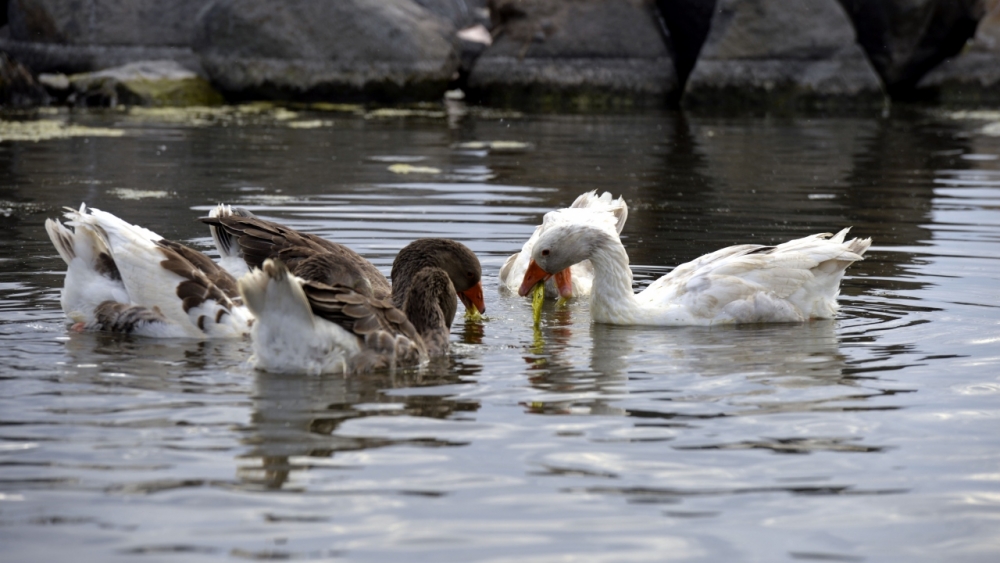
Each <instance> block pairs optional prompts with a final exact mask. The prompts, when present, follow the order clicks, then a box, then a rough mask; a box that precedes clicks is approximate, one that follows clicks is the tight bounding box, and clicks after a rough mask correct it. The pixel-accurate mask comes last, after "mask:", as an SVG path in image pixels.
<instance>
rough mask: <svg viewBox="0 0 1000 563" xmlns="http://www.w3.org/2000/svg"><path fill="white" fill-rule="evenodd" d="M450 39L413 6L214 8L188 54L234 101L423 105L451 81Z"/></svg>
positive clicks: (448, 28) (299, 2)
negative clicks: (194, 54)
mask: <svg viewBox="0 0 1000 563" xmlns="http://www.w3.org/2000/svg"><path fill="white" fill-rule="evenodd" d="M454 33H455V29H454V27H453V26H452V25H451V23H450V22H449V21H447V20H445V19H443V18H440V17H437V16H435V15H434V14H431V13H430V12H428V11H427V10H425V9H423V8H422V7H420V6H419V5H417V4H416V3H414V2H413V1H412V0H338V1H336V2H317V1H313V0H287V1H284V2H273V1H269V0H218V1H217V2H215V3H214V4H212V5H211V6H209V7H208V8H207V9H206V10H205V11H203V12H202V14H201V16H200V17H199V23H198V29H197V34H196V39H195V49H196V51H198V52H199V53H200V54H201V57H202V65H203V66H204V68H205V70H206V72H207V73H208V74H209V76H210V77H211V78H212V81H213V83H214V84H216V85H217V86H219V87H221V88H222V89H223V90H224V91H227V92H230V93H233V94H236V95H238V96H244V97H252V96H264V97H274V98H307V99H308V98H313V99H317V98H324V99H329V98H339V99H350V98H376V99H389V100H398V99H405V98H424V99H427V98H440V97H441V96H442V95H443V93H444V91H445V90H446V88H447V85H448V82H449V81H450V80H451V79H452V78H453V77H454V75H455V74H456V71H457V69H458V54H457V52H456V50H455V47H454V44H453V42H452V41H453V37H454Z"/></svg>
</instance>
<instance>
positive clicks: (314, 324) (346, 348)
mask: <svg viewBox="0 0 1000 563" xmlns="http://www.w3.org/2000/svg"><path fill="white" fill-rule="evenodd" d="M304 283H306V282H305V280H303V279H301V278H299V277H297V276H294V275H292V274H291V273H289V272H288V270H287V269H286V268H285V267H284V265H282V264H281V263H280V262H272V261H271V260H268V261H266V262H265V263H264V268H263V269H260V270H253V271H252V272H250V273H249V274H247V275H246V276H244V277H242V278H240V281H239V284H240V292H241V294H242V295H243V299H244V300H245V301H246V304H247V306H248V307H249V308H250V310H251V311H253V313H254V316H255V317H257V318H258V322H256V323H254V327H253V329H252V332H251V336H252V338H253V350H254V353H253V356H252V357H251V358H250V364H251V365H253V366H254V367H256V368H258V369H261V370H264V371H269V372H272V373H307V374H313V375H315V374H321V373H338V372H339V373H345V372H348V373H349V372H350V368H349V367H348V360H349V359H350V358H351V357H353V356H356V355H358V354H359V353H360V352H361V344H360V342H359V340H358V337H357V335H356V334H354V333H352V332H349V331H347V330H345V329H344V328H342V327H341V326H339V325H337V324H336V323H332V322H330V321H328V320H326V319H323V318H321V317H318V316H316V315H314V314H313V311H312V308H311V307H310V305H309V300H308V298H307V297H306V294H305V292H304V291H303V290H302V285H303V284H304Z"/></svg>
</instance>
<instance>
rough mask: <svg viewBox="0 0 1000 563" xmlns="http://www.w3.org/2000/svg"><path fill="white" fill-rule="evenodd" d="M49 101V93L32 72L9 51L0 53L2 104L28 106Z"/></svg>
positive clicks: (41, 104) (0, 93) (0, 94)
mask: <svg viewBox="0 0 1000 563" xmlns="http://www.w3.org/2000/svg"><path fill="white" fill-rule="evenodd" d="M48 103H49V95H48V93H46V91H45V88H44V87H42V85H41V84H39V83H38V82H37V81H36V80H35V77H34V76H32V75H31V72H30V71H29V70H28V69H27V68H25V67H24V65H22V64H20V63H18V62H17V61H15V60H13V59H11V58H10V57H9V56H7V53H0V106H4V107H12V108H26V107H36V106H44V105H48Z"/></svg>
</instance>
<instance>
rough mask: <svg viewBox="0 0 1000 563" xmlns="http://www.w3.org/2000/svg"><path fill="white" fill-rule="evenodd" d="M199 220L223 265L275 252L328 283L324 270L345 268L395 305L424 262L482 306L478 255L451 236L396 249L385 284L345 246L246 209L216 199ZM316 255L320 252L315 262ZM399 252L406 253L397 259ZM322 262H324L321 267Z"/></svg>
mask: <svg viewBox="0 0 1000 563" xmlns="http://www.w3.org/2000/svg"><path fill="white" fill-rule="evenodd" d="M201 220H202V221H203V222H204V223H207V224H208V225H209V226H210V228H211V229H212V237H213V238H214V239H215V242H216V246H217V247H218V249H219V253H220V255H222V261H221V263H222V264H223V265H226V264H227V263H231V261H232V260H233V258H234V257H235V258H238V259H242V261H244V262H245V263H246V266H247V267H249V268H251V269H253V268H261V267H262V266H263V264H264V261H265V260H267V259H268V258H276V259H278V260H281V261H282V262H284V264H285V265H286V267H287V268H288V270H289V271H290V272H291V273H292V274H294V275H296V276H298V277H300V278H303V279H306V280H310V281H317V282H322V283H325V284H328V285H333V284H334V283H340V282H339V281H337V280H336V279H334V278H330V277H329V276H336V275H337V274H336V272H337V271H341V270H343V271H349V272H351V277H352V279H354V280H355V283H359V284H360V283H363V281H364V280H367V281H368V284H369V285H370V287H371V295H372V296H373V297H375V298H378V299H383V298H386V297H389V296H390V295H391V296H392V300H393V303H394V304H395V305H396V306H397V307H402V304H403V299H404V296H405V294H406V292H407V291H408V290H409V283H410V280H412V279H413V277H412V276H413V274H415V273H416V271H417V270H419V269H420V268H422V267H424V266H427V265H434V266H437V267H439V268H442V269H443V270H444V271H445V272H446V273H447V274H448V276H449V277H450V278H451V282H452V284H453V285H454V287H455V290H456V292H457V294H458V297H459V298H460V299H461V300H462V303H463V304H464V305H465V307H466V309H471V308H472V307H475V308H476V309H477V310H478V311H479V312H480V313H484V312H486V305H485V302H484V300H483V287H482V284H481V283H480V278H481V276H482V270H481V268H480V265H479V260H478V259H477V258H476V256H475V254H473V253H472V251H471V250H469V249H468V248H466V247H465V246H463V245H461V244H458V243H455V242H453V241H449V240H445V239H420V240H417V241H415V242H414V243H411V244H410V245H408V246H407V247H406V248H404V249H403V250H401V251H400V254H399V256H397V257H396V260H395V261H394V262H393V267H392V274H391V275H392V279H393V283H394V284H396V285H400V284H401V287H399V288H397V287H390V286H389V281H388V280H387V279H386V278H385V276H383V275H382V273H381V272H379V271H378V269H377V268H375V266H374V265H373V264H372V263H371V262H369V261H368V260H365V259H364V258H363V257H362V256H361V255H360V254H358V253H357V252H354V251H353V250H351V249H350V248H347V247H346V246H344V245H342V244H338V243H335V242H331V241H328V240H326V239H323V238H321V237H318V236H316V235H312V234H309V233H300V232H298V231H296V230H294V229H291V228H289V227H286V226H284V225H281V224H279V223H275V222H273V221H267V220H265V219H260V218H258V217H254V216H253V214H251V213H250V212H249V211H246V210H243V209H240V208H230V207H229V206H227V205H219V206H218V207H217V208H216V209H215V210H213V211H212V214H211V215H210V216H209V217H204V218H202V219H201ZM234 241H235V242H234ZM317 256H324V258H323V259H321V261H319V262H317V261H316V257H317ZM403 256H405V259H403V260H401V259H400V257H403ZM227 260H229V261H230V262H227ZM237 261H238V260H237ZM322 263H325V264H326V265H328V266H329V268H328V269H324V268H323V267H322ZM306 266H308V267H306ZM302 268H305V269H302ZM229 269H230V271H231V272H233V274H234V275H236V276H237V277H239V275H242V273H245V272H239V271H236V269H235V268H234V267H230V268H229ZM397 270H398V271H397ZM449 325H450V323H449Z"/></svg>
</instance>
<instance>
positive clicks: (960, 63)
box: [919, 0, 1000, 105]
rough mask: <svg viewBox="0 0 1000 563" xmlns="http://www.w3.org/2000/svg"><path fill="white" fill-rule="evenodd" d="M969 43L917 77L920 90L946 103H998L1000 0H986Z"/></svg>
mask: <svg viewBox="0 0 1000 563" xmlns="http://www.w3.org/2000/svg"><path fill="white" fill-rule="evenodd" d="M984 8H985V9H986V15H985V16H984V17H983V19H982V20H980V22H979V26H978V27H977V28H976V34H975V35H974V36H973V38H972V41H971V42H970V44H969V47H968V48H967V49H966V50H965V51H964V52H962V53H961V54H959V55H958V56H956V57H954V58H951V59H949V60H946V61H945V62H944V63H942V64H941V66H939V67H937V68H936V69H934V70H933V71H931V72H930V73H929V74H928V75H927V76H925V77H924V79H923V80H921V81H920V84H919V89H920V91H921V92H923V93H925V94H927V95H929V96H933V97H934V98H936V100H937V101H939V102H942V103H945V104H949V105H956V104H963V105H964V104H973V105H985V104H989V105H996V104H1000V0H987V1H986V2H985V5H984Z"/></svg>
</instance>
